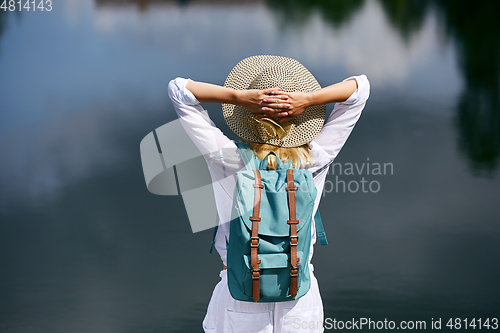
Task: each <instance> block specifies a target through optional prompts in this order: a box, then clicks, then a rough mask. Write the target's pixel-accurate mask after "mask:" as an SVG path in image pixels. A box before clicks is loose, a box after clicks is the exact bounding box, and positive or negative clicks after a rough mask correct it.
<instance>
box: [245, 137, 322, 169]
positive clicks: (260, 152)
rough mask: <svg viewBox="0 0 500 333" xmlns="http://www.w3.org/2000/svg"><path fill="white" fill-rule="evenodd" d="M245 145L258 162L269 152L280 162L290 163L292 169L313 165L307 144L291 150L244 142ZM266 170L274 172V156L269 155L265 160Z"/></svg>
mask: <svg viewBox="0 0 500 333" xmlns="http://www.w3.org/2000/svg"><path fill="white" fill-rule="evenodd" d="M246 144H247V145H248V146H249V147H250V149H251V150H253V152H254V153H255V155H256V156H257V157H258V158H259V159H260V160H263V159H264V158H265V157H266V155H267V154H269V152H271V151H273V152H275V153H276V155H278V157H279V158H280V160H281V161H282V162H287V161H290V162H291V164H292V166H293V167H294V168H300V167H301V166H304V165H305V164H306V163H307V162H310V163H311V165H312V164H313V162H312V159H311V155H310V154H309V150H310V148H309V144H307V143H306V144H304V145H302V146H299V147H293V148H284V147H277V146H273V145H269V144H266V143H257V142H253V141H246ZM267 170H276V157H275V156H274V155H270V156H269V158H268V159H267Z"/></svg>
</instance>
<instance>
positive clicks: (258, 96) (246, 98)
mask: <svg viewBox="0 0 500 333" xmlns="http://www.w3.org/2000/svg"><path fill="white" fill-rule="evenodd" d="M186 89H188V90H189V91H191V93H192V94H193V95H194V96H195V97H196V99H197V100H198V101H199V102H201V103H205V102H214V103H227V104H235V105H240V106H243V107H245V108H246V109H247V110H249V111H250V112H252V113H253V114H255V115H257V116H259V117H265V116H267V114H266V111H264V110H263V109H264V108H266V109H268V110H271V111H272V112H273V114H277V113H280V112H282V111H285V110H288V107H289V106H290V105H289V104H287V103H286V100H287V99H288V95H285V94H284V93H283V92H282V91H281V89H280V88H270V89H266V90H257V89H249V90H235V89H230V88H225V87H221V86H218V85H215V84H210V83H205V82H197V81H188V83H187V84H186ZM271 94H272V95H271ZM270 97H272V99H270ZM271 105H272V106H271Z"/></svg>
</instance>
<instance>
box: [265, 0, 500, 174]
mask: <svg viewBox="0 0 500 333" xmlns="http://www.w3.org/2000/svg"><path fill="white" fill-rule="evenodd" d="M378 1H379V2H380V3H381V5H382V8H383V10H384V12H385V14H386V16H387V19H388V21H389V22H390V24H391V25H392V26H393V27H394V29H395V30H396V31H398V32H399V33H400V34H401V36H402V37H403V40H405V42H406V43H408V41H409V40H410V39H411V38H412V36H413V35H415V34H416V33H418V32H419V31H420V30H421V28H422V26H423V22H424V20H425V18H426V16H427V14H428V13H429V11H430V10H432V9H435V10H437V12H438V14H439V16H440V21H441V22H443V23H444V33H445V35H446V38H448V39H451V40H453V41H454V42H455V44H456V46H457V47H456V52H457V53H458V59H459V66H460V71H461V72H462V75H463V77H464V81H465V88H464V90H463V92H462V93H461V95H460V98H459V100H458V104H457V106H456V117H455V119H456V121H455V123H456V127H457V130H458V134H459V135H458V137H459V139H458V146H459V150H460V151H461V152H462V153H463V154H464V155H465V156H466V158H467V159H468V161H469V163H470V166H471V169H472V172H473V174H475V175H479V176H491V175H492V174H493V172H494V171H495V169H496V168H497V167H498V162H499V157H500V110H499V108H500V103H499V77H500V20H498V15H499V14H500V2H498V1H476V2H474V1H468V0H405V1H400V0H378ZM267 3H268V5H269V6H270V7H271V8H273V9H274V10H278V11H282V12H283V14H284V15H283V16H285V17H288V18H291V19H290V20H288V21H289V22H293V24H295V23H296V21H297V19H299V20H302V21H305V20H307V16H308V15H310V14H311V13H312V12H315V11H319V12H320V13H321V15H322V17H323V18H324V19H325V20H326V21H327V22H329V23H330V24H331V25H333V26H334V27H336V28H338V27H340V26H341V25H343V24H345V23H346V22H348V21H349V19H350V18H351V17H352V16H353V14H354V13H355V12H356V11H358V10H359V9H361V8H362V7H363V4H364V3H365V1H364V0H357V1H350V0H343V1H324V0H317V1H310V0H287V1H284V2H283V1H277V0H268V1H267Z"/></svg>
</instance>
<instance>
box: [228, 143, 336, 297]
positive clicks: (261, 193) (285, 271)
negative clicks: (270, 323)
mask: <svg viewBox="0 0 500 333" xmlns="http://www.w3.org/2000/svg"><path fill="white" fill-rule="evenodd" d="M238 151H239V153H240V155H241V157H242V159H243V161H244V162H245V165H246V168H247V170H244V171H239V172H237V173H236V177H237V182H236V189H235V192H234V198H233V207H232V209H233V210H232V215H231V224H230V236H229V243H228V248H227V278H228V285H229V291H230V293H231V295H232V297H233V298H234V299H237V300H240V301H248V302H283V301H291V300H295V299H298V298H300V297H302V296H303V295H305V294H306V293H307V291H308V290H309V287H310V276H309V265H308V263H309V249H310V245H311V223H312V213H313V209H314V201H315V199H316V193H317V190H316V187H315V186H314V182H313V175H312V173H311V172H310V171H307V170H299V169H293V168H290V162H287V163H283V162H282V161H281V160H280V159H279V158H278V156H277V155H276V154H275V153H274V152H270V153H269V154H268V155H267V156H266V157H265V158H264V159H263V160H262V161H260V160H259V159H258V158H257V157H256V156H255V155H254V153H253V151H251V150H250V149H248V147H247V146H244V145H241V144H238ZM271 154H273V155H275V156H276V164H277V170H269V171H268V170H267V160H268V158H269V155H271ZM314 221H315V222H316V230H317V232H318V238H319V240H320V243H321V245H325V244H328V242H327V240H326V235H325V232H324V229H323V224H322V223H321V218H320V216H319V210H318V212H317V213H316V215H315V216H314Z"/></svg>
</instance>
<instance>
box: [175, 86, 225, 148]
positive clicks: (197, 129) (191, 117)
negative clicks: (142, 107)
mask: <svg viewBox="0 0 500 333" xmlns="http://www.w3.org/2000/svg"><path fill="white" fill-rule="evenodd" d="M188 81H189V79H184V78H176V79H174V80H172V81H170V83H169V85H168V96H169V97H170V100H171V101H172V104H173V106H174V109H175V112H176V113H177V116H178V117H179V119H180V121H181V123H182V126H183V127H184V130H185V131H186V133H187V134H188V136H189V137H190V138H191V140H193V142H194V144H195V145H196V146H197V147H198V149H199V150H200V152H201V153H202V154H203V155H204V156H210V155H211V154H213V153H216V152H218V151H219V150H220V149H221V148H222V147H224V146H225V145H226V144H227V143H229V142H230V140H229V138H228V137H227V136H225V135H224V134H223V133H222V131H221V130H220V129H218V128H217V126H215V124H214V123H213V121H212V120H211V119H210V117H209V116H208V113H207V112H206V111H205V110H204V109H203V107H202V106H201V105H200V103H199V102H198V100H197V99H196V97H195V96H194V95H193V93H191V91H189V89H187V88H186V84H187V83H188Z"/></svg>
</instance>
